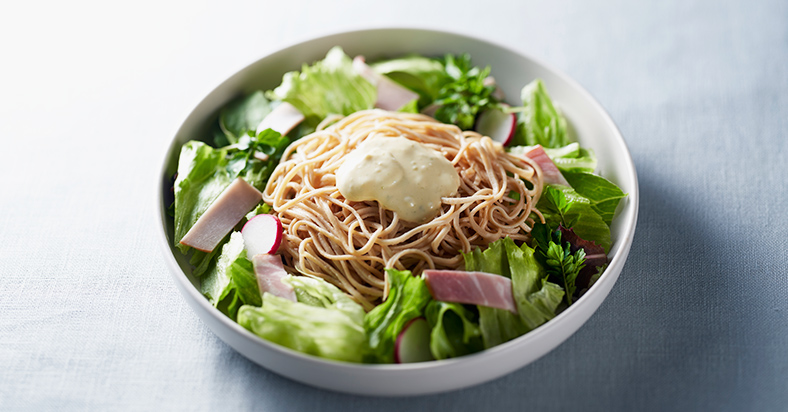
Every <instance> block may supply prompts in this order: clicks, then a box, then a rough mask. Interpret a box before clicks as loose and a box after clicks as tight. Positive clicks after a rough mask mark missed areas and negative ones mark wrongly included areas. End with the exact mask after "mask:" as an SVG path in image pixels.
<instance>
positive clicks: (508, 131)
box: [476, 106, 517, 146]
mask: <svg viewBox="0 0 788 412" xmlns="http://www.w3.org/2000/svg"><path fill="white" fill-rule="evenodd" d="M506 107H508V106H506ZM516 126H517V116H515V114H514V113H506V112H504V111H502V110H499V109H487V110H485V111H483V112H481V114H479V118H478V119H477V120H476V131H477V132H479V133H481V134H483V135H485V136H489V137H490V139H493V140H494V141H496V142H498V143H501V144H502V145H504V146H506V145H507V144H509V142H510V141H511V140H512V137H513V136H514V131H515V129H516Z"/></svg>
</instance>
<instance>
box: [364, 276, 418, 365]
mask: <svg viewBox="0 0 788 412" xmlns="http://www.w3.org/2000/svg"><path fill="white" fill-rule="evenodd" d="M386 277H387V278H388V282H389V295H388V298H386V300H385V301H384V302H383V303H381V304H380V305H378V306H377V307H375V308H374V309H372V310H371V311H370V312H369V313H367V315H366V317H364V329H366V331H367V336H368V338H369V354H368V355H367V356H366V358H365V361H368V362H377V363H391V362H393V361H394V343H395V342H396V340H397V336H398V335H399V333H400V331H402V328H403V327H404V326H405V324H407V323H408V321H410V320H411V319H414V318H417V317H419V316H422V315H423V314H424V308H425V307H426V306H427V303H428V302H429V301H430V300H431V299H432V295H430V291H429V289H427V285H426V284H425V282H424V279H423V278H420V277H415V276H413V275H412V274H411V272H410V271H409V270H402V271H400V270H394V269H386Z"/></svg>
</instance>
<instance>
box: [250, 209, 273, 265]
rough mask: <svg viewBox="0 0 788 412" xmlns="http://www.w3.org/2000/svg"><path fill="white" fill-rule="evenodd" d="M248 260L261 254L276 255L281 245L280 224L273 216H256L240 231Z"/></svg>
mask: <svg viewBox="0 0 788 412" xmlns="http://www.w3.org/2000/svg"><path fill="white" fill-rule="evenodd" d="M241 235H243V237H244V246H245V247H246V256H247V257H248V258H249V260H252V258H253V257H254V256H255V255H259V254H261V253H270V254H273V253H276V251H277V250H279V245H280V244H281V243H282V222H280V221H279V218H277V217H276V216H274V215H267V214H262V215H257V216H255V217H253V218H251V219H249V221H248V222H246V224H245V225H244V227H243V229H241Z"/></svg>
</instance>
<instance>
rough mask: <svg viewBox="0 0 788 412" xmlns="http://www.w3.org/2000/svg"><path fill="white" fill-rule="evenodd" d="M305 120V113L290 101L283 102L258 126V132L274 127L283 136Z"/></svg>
mask: <svg viewBox="0 0 788 412" xmlns="http://www.w3.org/2000/svg"><path fill="white" fill-rule="evenodd" d="M303 121H304V115H303V113H301V112H300V111H298V109H296V108H295V106H293V105H292V104H290V103H287V102H282V103H281V104H280V105H279V106H276V108H275V109H274V110H272V111H271V113H268V116H265V117H264V118H263V121H262V122H260V124H259V125H258V126H257V133H260V132H262V131H263V130H265V129H273V130H274V131H276V132H279V134H281V135H282V136H284V135H286V134H288V133H290V131H291V130H293V128H294V127H296V126H298V124H299V123H301V122H303Z"/></svg>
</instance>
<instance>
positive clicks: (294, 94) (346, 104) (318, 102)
mask: <svg viewBox="0 0 788 412" xmlns="http://www.w3.org/2000/svg"><path fill="white" fill-rule="evenodd" d="M267 96H268V97H269V98H270V99H273V100H282V101H285V102H288V103H290V104H292V105H293V106H295V108H296V109H298V110H299V111H300V112H301V113H303V114H304V116H306V120H307V122H309V123H311V124H315V125H316V124H317V123H319V122H320V121H321V120H323V119H324V118H325V117H326V116H328V115H329V114H341V115H348V114H351V113H354V112H357V111H359V110H366V109H371V108H373V107H374V105H375V100H376V98H377V93H376V91H375V86H374V85H372V84H371V83H370V82H369V81H367V80H366V79H364V78H363V77H361V76H360V75H358V74H357V73H356V72H355V70H353V63H352V62H351V60H350V57H348V56H347V55H346V54H345V52H343V51H342V48H340V47H334V48H333V49H331V50H329V52H328V54H327V55H326V58H325V59H324V60H321V61H319V62H317V63H315V64H313V65H311V66H308V65H306V64H305V65H304V66H303V67H302V68H301V72H300V73H299V72H290V73H287V74H285V75H284V77H283V78H282V84H281V85H279V87H277V88H276V89H274V90H272V91H271V92H269V93H267Z"/></svg>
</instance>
